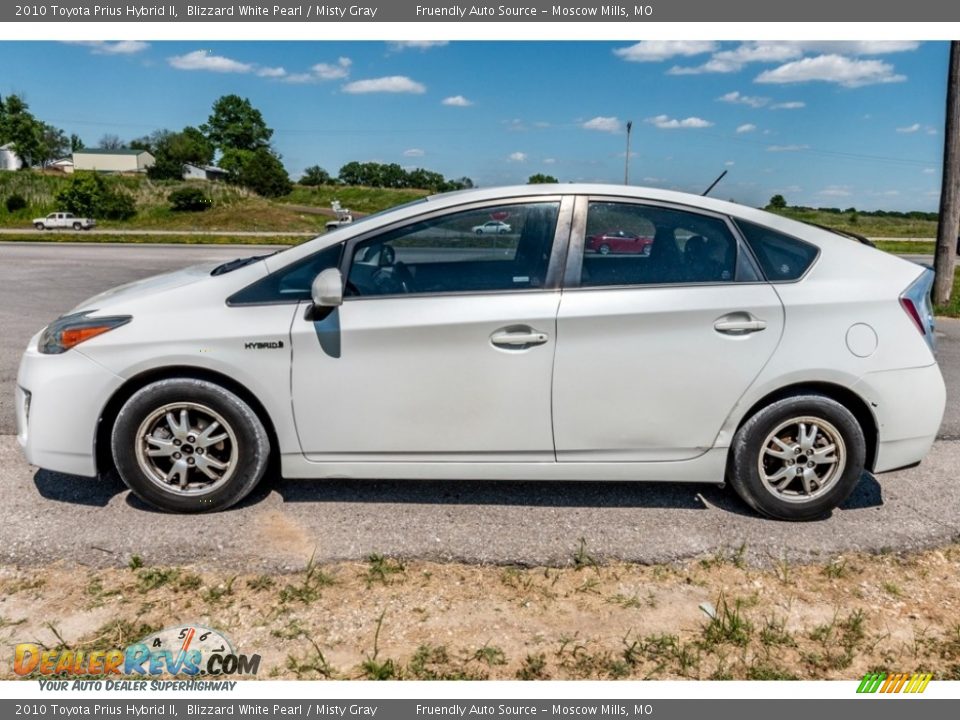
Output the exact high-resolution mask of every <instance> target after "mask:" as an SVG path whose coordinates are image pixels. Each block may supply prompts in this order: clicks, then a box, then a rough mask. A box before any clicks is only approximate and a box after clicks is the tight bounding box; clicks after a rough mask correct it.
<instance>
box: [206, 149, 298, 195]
mask: <svg viewBox="0 0 960 720" xmlns="http://www.w3.org/2000/svg"><path fill="white" fill-rule="evenodd" d="M220 167H222V168H223V169H224V170H227V171H228V172H229V173H230V179H231V180H232V181H233V182H235V183H237V184H238V185H243V186H244V187H246V188H249V189H250V190H253V191H254V192H255V193H257V194H258V195H263V196H264V197H280V196H281V195H287V194H288V193H289V192H290V191H291V190H293V183H292V182H290V176H289V175H288V174H287V170H286V168H284V167H283V163H282V162H280V158H279V157H277V155H276V154H275V153H274V152H273V151H272V150H270V149H268V148H265V147H264V148H260V149H258V150H229V151H227V152H226V153H224V155H223V157H222V158H221V159H220Z"/></svg>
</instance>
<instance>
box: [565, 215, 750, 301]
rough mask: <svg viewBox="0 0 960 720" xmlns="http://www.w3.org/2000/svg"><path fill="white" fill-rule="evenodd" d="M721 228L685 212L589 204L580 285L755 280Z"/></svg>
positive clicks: (706, 217) (724, 227)
mask: <svg viewBox="0 0 960 720" xmlns="http://www.w3.org/2000/svg"><path fill="white" fill-rule="evenodd" d="M741 256H742V253H739V252H738V248H737V240H736V238H735V237H734V236H733V234H732V233H731V232H730V228H729V227H728V226H727V224H726V223H725V222H724V221H723V220H721V219H719V218H716V217H712V216H709V215H700V214H698V213H694V212H688V211H685V210H675V209H673V208H663V207H656V206H648V205H637V204H632V203H617V202H591V203H590V205H589V209H588V211H587V226H586V237H585V238H584V253H583V264H582V266H581V271H580V272H581V275H580V285H581V287H600V286H606V285H664V284H674V283H727V282H734V281H740V282H749V281H755V280H757V279H758V278H757V276H756V273H755V272H754V270H753V267H752V265H750V263H749V260H748V259H747V258H746V257H741Z"/></svg>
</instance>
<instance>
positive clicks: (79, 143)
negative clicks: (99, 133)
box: [70, 133, 86, 152]
mask: <svg viewBox="0 0 960 720" xmlns="http://www.w3.org/2000/svg"><path fill="white" fill-rule="evenodd" d="M85 147H86V145H84V144H83V140H81V139H80V136H79V135H77V134H76V133H73V134H72V135H71V136H70V152H77V151H79V150H83V149H84V148H85Z"/></svg>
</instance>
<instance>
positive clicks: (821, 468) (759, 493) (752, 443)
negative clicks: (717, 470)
mask: <svg viewBox="0 0 960 720" xmlns="http://www.w3.org/2000/svg"><path fill="white" fill-rule="evenodd" d="M865 458H866V441H865V439H864V436H863V430H862V428H861V427H860V424H859V423H858V422H857V419H856V418H855V417H854V416H853V414H852V413H851V412H850V411H849V410H848V409H847V408H845V407H844V406H843V405H841V404H840V403H838V402H837V401H835V400H833V399H831V398H828V397H825V396H823V395H802V396H794V397H789V398H785V399H783V400H779V401H777V402H774V403H772V404H771V405H768V406H767V407H765V408H763V409H762V410H760V411H759V412H757V413H756V414H755V415H754V416H753V417H751V418H750V419H749V420H747V422H745V423H744V424H743V426H742V427H741V428H740V430H738V431H737V434H736V436H735V437H734V441H733V449H732V453H731V462H730V477H729V479H730V483H731V485H733V488H734V490H736V491H737V494H738V495H740V497H741V498H743V500H744V501H745V502H746V503H747V504H748V505H750V506H751V507H753V508H754V509H755V510H757V511H759V512H761V513H763V514H764V515H769V516H771V517H774V518H779V519H781V520H812V519H814V518H818V517H822V516H823V515H826V514H827V513H829V512H830V511H831V510H833V509H834V508H836V507H837V506H838V505H840V504H841V503H842V502H843V501H844V500H846V499H847V497H849V495H850V493H851V492H853V488H854V487H856V485H857V482H858V481H859V480H860V476H861V474H862V473H863V468H864V462H865Z"/></svg>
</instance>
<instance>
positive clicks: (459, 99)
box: [440, 95, 473, 107]
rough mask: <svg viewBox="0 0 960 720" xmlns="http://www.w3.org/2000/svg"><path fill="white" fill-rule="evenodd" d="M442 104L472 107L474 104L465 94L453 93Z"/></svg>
mask: <svg viewBox="0 0 960 720" xmlns="http://www.w3.org/2000/svg"><path fill="white" fill-rule="evenodd" d="M440 104H441V105H449V106H450V107H470V106H471V105H473V102H471V101H470V100H467V99H466V98H465V97H464V96H463V95H451V96H450V97H447V98H444V99H443V100H442V101H441V103H440Z"/></svg>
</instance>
